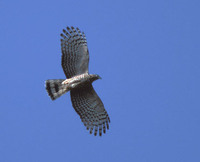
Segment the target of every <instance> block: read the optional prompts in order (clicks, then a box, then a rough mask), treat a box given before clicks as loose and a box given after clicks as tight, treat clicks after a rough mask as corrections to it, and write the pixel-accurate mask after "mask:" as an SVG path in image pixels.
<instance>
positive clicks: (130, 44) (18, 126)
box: [0, 0, 200, 162]
mask: <svg viewBox="0 0 200 162" xmlns="http://www.w3.org/2000/svg"><path fill="white" fill-rule="evenodd" d="M199 8H200V1H199V0H151V1H150V0H123V1H119V0H113V1H109V0H101V1H97V0H79V1H77V0H57V1H52V0H48V1H47V0H44V1H42V0H34V1H27V0H17V1H14V0H0V21H1V23H0V56H1V58H0V74H1V93H0V101H1V104H0V161H1V162H70V161H73V162H199V161H200V18H199V16H200V9H199ZM66 26H74V27H79V28H80V29H81V30H82V31H84V32H85V33H86V37H87V41H88V47H89V52H90V64H89V71H90V73H92V74H99V75H100V76H101V77H102V80H98V81H96V82H94V84H93V85H94V87H95V90H96V91H97V93H98V94H99V96H100V97H101V99H102V101H103V103H104V105H105V108H106V110H107V111H108V113H109V116H110V118H111V124H110V130H109V131H108V132H107V133H106V134H105V135H103V136H102V137H95V136H94V135H90V134H89V132H88V131H87V130H86V129H85V127H84V125H83V124H82V122H81V120H80V118H79V116H78V115H77V114H76V112H75V111H74V109H73V107H72V104H71V100H70V95H69V93H68V94H66V95H64V96H62V97H61V98H59V99H57V100H56V101H51V99H50V98H49V97H48V95H47V93H46V90H45V87H44V81H45V80H46V79H62V78H63V79H64V78H65V76H64V73H63V71H62V68H61V49H60V33H61V32H62V29H63V28H65V27H66Z"/></svg>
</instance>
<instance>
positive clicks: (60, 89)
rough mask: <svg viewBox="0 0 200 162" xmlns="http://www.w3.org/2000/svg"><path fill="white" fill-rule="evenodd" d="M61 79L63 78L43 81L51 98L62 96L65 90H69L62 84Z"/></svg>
mask: <svg viewBox="0 0 200 162" xmlns="http://www.w3.org/2000/svg"><path fill="white" fill-rule="evenodd" d="M63 81H64V79H51V80H46V82H45V86H46V90H47V92H48V95H49V96H50V97H51V99H52V100H55V99H57V98H58V97H60V96H62V95H63V94H65V93H66V92H67V91H69V89H68V87H67V85H62V82H63Z"/></svg>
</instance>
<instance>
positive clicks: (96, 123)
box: [70, 83, 110, 136]
mask: <svg viewBox="0 0 200 162" xmlns="http://www.w3.org/2000/svg"><path fill="white" fill-rule="evenodd" d="M70 95H71V101H72V105H73V107H74V109H75V110H76V112H77V113H78V114H79V116H80V118H81V120H82V122H83V123H84V125H85V126H86V127H87V130H89V129H90V134H92V132H93V130H94V135H95V136H96V135H97V131H98V130H99V135H100V136H101V135H102V130H103V132H104V133H106V128H107V129H109V123H110V118H109V116H108V114H107V112H106V110H105V108H104V105H103V103H102V101H101V99H100V98H99V96H98V95H97V93H96V92H95V90H94V88H93V86H92V84H91V83H88V84H87V85H85V86H83V87H80V88H76V89H73V90H71V92H70Z"/></svg>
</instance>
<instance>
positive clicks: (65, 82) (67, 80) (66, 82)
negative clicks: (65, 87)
mask: <svg viewBox="0 0 200 162" xmlns="http://www.w3.org/2000/svg"><path fill="white" fill-rule="evenodd" d="M70 81H71V79H66V80H64V81H63V82H62V84H69V83H70Z"/></svg>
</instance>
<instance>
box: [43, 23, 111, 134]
mask: <svg viewBox="0 0 200 162" xmlns="http://www.w3.org/2000/svg"><path fill="white" fill-rule="evenodd" d="M60 36H61V39H60V41H61V53H62V58H61V65H62V68H63V71H64V74H65V76H66V78H67V79H48V80H46V81H45V87H46V90H47V93H48V95H49V96H50V98H51V99H52V100H55V99H57V98H58V97H60V96H62V95H63V94H65V93H67V92H68V91H69V92H70V96H71V102H72V106H73V108H74V109H75V111H76V112H77V114H78V115H79V116H80V119H81V121H82V122H83V124H84V125H85V127H86V128H87V130H89V133H90V134H92V133H93V132H94V135H95V136H96V135H97V132H98V134H99V136H102V132H103V133H106V130H108V129H109V123H110V118H109V115H108V113H107V111H106V110H105V108H104V104H103V102H102V101H101V99H100V98H99V96H98V95H97V93H96V91H95V90H94V88H93V85H92V83H93V82H94V81H96V80H98V79H101V77H100V76H99V75H97V74H89V72H88V64H89V51H88V46H87V40H86V36H85V33H84V32H82V31H81V30H80V29H79V28H78V27H77V28H74V27H73V26H71V27H69V26H67V27H66V29H63V32H62V33H61V34H60Z"/></svg>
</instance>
